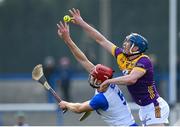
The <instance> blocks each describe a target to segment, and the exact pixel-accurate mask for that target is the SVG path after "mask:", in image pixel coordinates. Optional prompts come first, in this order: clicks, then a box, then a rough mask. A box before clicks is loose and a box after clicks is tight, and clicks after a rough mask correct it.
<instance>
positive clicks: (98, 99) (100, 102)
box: [89, 93, 108, 110]
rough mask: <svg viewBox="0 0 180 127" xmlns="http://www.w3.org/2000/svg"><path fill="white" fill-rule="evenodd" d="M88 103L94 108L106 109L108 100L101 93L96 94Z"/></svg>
mask: <svg viewBox="0 0 180 127" xmlns="http://www.w3.org/2000/svg"><path fill="white" fill-rule="evenodd" d="M89 105H90V106H91V107H92V108H93V109H94V110H97V109H102V110H107V109H108V102H107V99H106V98H105V96H104V94H103V93H98V94H96V95H95V96H94V97H93V98H92V99H91V100H90V102H89Z"/></svg>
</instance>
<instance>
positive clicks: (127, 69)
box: [69, 8, 169, 126]
mask: <svg viewBox="0 0 180 127" xmlns="http://www.w3.org/2000/svg"><path fill="white" fill-rule="evenodd" d="M69 12H70V14H71V16H72V22H73V23H75V24H77V25H79V26H81V27H82V28H83V29H84V30H85V31H86V32H87V34H88V35H89V36H90V37H91V38H93V39H94V40H96V42H97V43H98V44H100V45H101V46H102V47H103V48H105V49H106V50H107V51H108V52H109V53H111V54H112V55H113V56H114V57H115V59H116V61H117V65H118V66H119V69H120V70H121V71H122V72H123V74H124V76H119V77H116V78H111V79H108V80H105V81H104V82H103V83H102V84H101V85H100V91H104V90H106V88H107V87H109V85H110V84H112V83H114V84H117V85H127V88H128V91H129V92H130V94H131V96H132V98H133V100H134V101H135V102H136V104H138V105H139V107H140V110H139V117H140V119H141V121H142V122H143V124H144V125H154V126H155V125H157V126H159V125H161V126H163V125H165V124H166V123H168V117H169V106H168V104H167V102H166V101H165V100H164V99H163V98H162V97H160V95H159V93H158V92H157V90H156V84H155V81H154V79H153V76H154V72H153V65H152V62H151V60H150V58H149V57H148V56H147V55H145V54H144V52H145V51H146V49H147V47H148V42H147V40H146V39H145V38H144V37H143V36H141V35H139V34H137V33H132V34H130V35H128V36H127V37H126V38H125V40H124V43H123V47H122V48H120V47H118V46H116V45H115V44H113V43H112V42H110V41H109V40H107V39H106V38H105V37H104V36H103V35H102V34H101V33H100V32H98V31H97V30H96V29H94V28H93V27H91V26H90V25H89V24H88V23H86V22H85V21H84V20H83V19H82V17H81V15H80V11H79V10H78V9H74V8H73V9H72V10H69Z"/></svg>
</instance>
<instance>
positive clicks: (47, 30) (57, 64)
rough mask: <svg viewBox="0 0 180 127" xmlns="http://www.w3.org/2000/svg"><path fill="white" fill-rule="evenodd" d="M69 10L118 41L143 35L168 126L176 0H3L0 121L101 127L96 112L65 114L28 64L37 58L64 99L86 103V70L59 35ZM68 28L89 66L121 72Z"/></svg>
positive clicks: (174, 90) (178, 62) (176, 108)
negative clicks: (82, 115)
mask: <svg viewBox="0 0 180 127" xmlns="http://www.w3.org/2000/svg"><path fill="white" fill-rule="evenodd" d="M171 2H172V6H171ZM173 2H174V5H173ZM71 8H78V9H80V11H81V15H82V17H83V18H84V20H86V21H87V22H88V23H89V24H91V25H92V26H93V27H95V28H97V29H98V30H99V31H100V32H101V33H103V34H104V35H105V36H106V37H107V38H108V39H109V40H111V41H112V42H114V43H115V44H116V45H118V46H121V45H122V41H123V40H124V38H125V37H126V35H128V34H130V33H131V32H137V33H140V34H142V35H143V36H145V37H146V38H147V40H148V41H149V49H148V51H147V54H148V55H150V57H151V59H152V61H153V63H154V71H155V77H154V78H155V80H156V82H157V88H158V91H159V92H160V95H161V96H162V97H163V98H164V99H165V100H166V101H168V103H169V104H170V106H171V113H170V118H169V120H170V125H174V124H176V125H178V119H179V118H180V105H179V102H180V57H179V56H180V2H179V1H178V0H177V1H176V0H149V1H144V0H0V17H1V18H0V44H1V46H0V125H1V126H10V125H11V126H12V125H17V124H19V125H21V124H23V123H25V125H32V126H33V125H36V126H45V125H48V126H50V125H54V126H56V125H58V126H60V125H69V126H70V125H74V126H76V125H83V126H84V125H94V126H95V125H102V126H103V125H106V124H105V123H104V122H103V121H102V120H101V119H100V118H99V116H98V115H97V114H96V113H93V114H92V115H91V116H90V117H89V118H87V120H85V121H83V122H79V120H78V119H79V117H80V115H79V114H74V113H71V112H67V113H66V114H64V115H63V114H62V113H61V111H60V109H58V107H57V105H56V102H55V100H54V99H53V97H52V96H51V95H50V93H48V92H47V91H45V90H44V88H43V87H42V86H41V85H40V84H38V83H37V82H35V81H33V80H32V79H31V72H32V69H33V67H34V66H35V65H37V64H39V63H41V64H43V66H44V72H45V75H46V77H47V79H48V81H49V83H50V84H51V85H52V87H53V88H54V89H55V90H56V91H57V92H58V94H59V95H60V96H62V97H63V98H64V99H65V100H69V101H72V102H83V101H85V100H88V99H90V98H91V97H92V96H93V94H94V90H93V89H92V88H91V87H90V86H89V85H88V82H87V79H88V73H87V72H86V71H85V70H84V69H83V68H82V66H81V65H80V64H78V62H77V61H76V60H75V58H74V57H73V55H72V54H71V52H70V51H69V49H68V48H67V46H66V45H65V44H64V42H63V40H61V39H59V37H58V35H57V26H56V24H57V23H58V22H59V21H60V20H62V18H63V16H64V15H66V14H68V10H69V9H71ZM171 9H172V10H171ZM173 9H174V10H173ZM70 31H71V36H72V38H73V39H74V41H75V42H76V44H77V45H78V46H79V47H80V49H82V51H83V52H84V53H85V54H86V55H87V57H88V58H89V59H90V60H91V61H92V62H93V63H94V64H97V63H103V64H105V65H108V66H111V67H113V69H114V70H116V74H115V76H118V75H121V74H120V73H119V71H118V66H117V65H116V61H115V60H114V58H113V57H111V56H109V54H107V52H106V51H104V50H103V49H102V48H101V47H100V46H99V45H97V44H96V43H95V42H93V40H92V39H90V38H89V37H88V36H87V35H86V33H85V32H84V31H83V30H82V29H81V28H80V27H78V26H75V25H70ZM122 90H123V92H124V94H125V97H126V98H127V100H128V102H130V106H131V108H132V112H133V115H134V117H135V118H136V120H137V122H138V123H140V122H139V119H138V107H137V106H136V105H135V104H134V103H132V99H131V97H130V96H129V94H128V92H127V90H126V88H125V87H122ZM179 125H180V123H179Z"/></svg>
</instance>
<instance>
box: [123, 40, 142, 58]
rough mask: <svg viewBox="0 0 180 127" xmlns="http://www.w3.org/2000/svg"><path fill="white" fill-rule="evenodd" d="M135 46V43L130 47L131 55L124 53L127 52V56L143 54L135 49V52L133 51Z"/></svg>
mask: <svg viewBox="0 0 180 127" xmlns="http://www.w3.org/2000/svg"><path fill="white" fill-rule="evenodd" d="M133 48H134V43H133V44H132V46H131V47H130V49H129V52H130V55H128V54H126V53H124V54H125V55H126V56H127V57H130V56H134V55H137V54H141V52H140V51H135V52H133V51H132V49H133Z"/></svg>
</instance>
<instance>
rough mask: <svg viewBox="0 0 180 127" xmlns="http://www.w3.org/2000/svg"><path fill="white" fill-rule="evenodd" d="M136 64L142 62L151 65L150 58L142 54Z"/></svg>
mask: <svg viewBox="0 0 180 127" xmlns="http://www.w3.org/2000/svg"><path fill="white" fill-rule="evenodd" d="M137 62H143V63H151V60H150V57H149V56H148V55H145V54H142V55H141V56H140V57H139V59H138V60H137Z"/></svg>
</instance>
